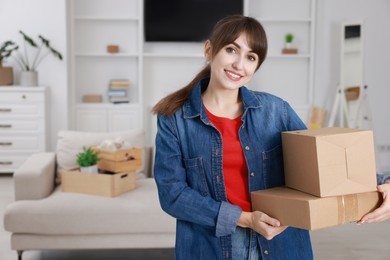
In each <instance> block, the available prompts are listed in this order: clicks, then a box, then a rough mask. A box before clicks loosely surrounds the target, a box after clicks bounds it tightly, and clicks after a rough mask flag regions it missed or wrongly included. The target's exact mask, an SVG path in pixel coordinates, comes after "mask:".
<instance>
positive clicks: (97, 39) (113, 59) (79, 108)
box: [69, 0, 143, 132]
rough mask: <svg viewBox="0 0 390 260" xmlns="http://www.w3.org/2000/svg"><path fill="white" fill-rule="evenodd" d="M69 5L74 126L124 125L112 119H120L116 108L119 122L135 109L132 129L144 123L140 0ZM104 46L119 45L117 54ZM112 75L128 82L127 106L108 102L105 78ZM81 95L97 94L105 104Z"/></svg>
mask: <svg viewBox="0 0 390 260" xmlns="http://www.w3.org/2000/svg"><path fill="white" fill-rule="evenodd" d="M69 9H70V15H69V18H70V21H69V22H70V25H71V34H70V41H71V46H72V48H71V60H72V71H71V100H72V106H71V107H72V108H73V109H72V111H71V122H72V123H73V124H72V128H74V129H77V130H82V131H90V130H93V131H94V132H103V131H110V130H111V129H122V128H124V125H126V124H125V123H122V122H117V119H113V118H111V116H112V115H114V116H116V118H118V116H117V114H118V112H117V111H119V114H120V115H121V119H123V120H125V119H133V117H134V114H135V113H137V114H138V115H137V120H135V121H136V127H142V121H140V119H141V117H140V116H139V113H141V111H142V95H143V94H142V77H141V75H142V58H143V57H142V39H143V36H142V35H143V31H142V22H141V20H142V0H71V1H70V6H69ZM108 45H118V46H119V52H118V53H108V52H107V46H108ZM114 79H120V80H123V79H126V80H128V81H129V83H130V84H129V88H128V90H127V96H128V98H129V100H130V103H129V104H131V105H130V106H121V105H113V104H111V103H109V100H108V88H109V82H110V81H111V80H114ZM84 95H101V96H102V98H103V102H102V103H93V104H89V103H82V98H83V96H84ZM112 122H114V123H115V125H114V126H111V125H110V124H111V123H112ZM133 124H134V121H132V122H128V123H127V125H128V126H129V125H131V126H133Z"/></svg>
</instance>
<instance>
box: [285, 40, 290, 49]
mask: <svg viewBox="0 0 390 260" xmlns="http://www.w3.org/2000/svg"><path fill="white" fill-rule="evenodd" d="M284 47H285V48H286V49H291V47H292V46H291V42H286V43H285V44H284Z"/></svg>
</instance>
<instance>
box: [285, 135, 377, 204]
mask: <svg viewBox="0 0 390 260" xmlns="http://www.w3.org/2000/svg"><path fill="white" fill-rule="evenodd" d="M282 143H283V159H284V171H285V183H286V186H288V187H291V188H294V189H297V190H300V191H303V192H307V193H310V194H313V195H315V196H318V197H327V196H338V195H345V194H354V193H360V192H369V191H376V186H377V184H376V166H375V152H374V141H373V133H372V131H369V130H358V129H349V128H320V129H310V130H302V131H288V132H283V133H282Z"/></svg>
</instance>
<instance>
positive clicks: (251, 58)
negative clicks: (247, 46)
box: [248, 55, 256, 61]
mask: <svg viewBox="0 0 390 260" xmlns="http://www.w3.org/2000/svg"><path fill="white" fill-rule="evenodd" d="M248 59H249V60H250V61H256V57H255V56H252V55H249V56H248Z"/></svg>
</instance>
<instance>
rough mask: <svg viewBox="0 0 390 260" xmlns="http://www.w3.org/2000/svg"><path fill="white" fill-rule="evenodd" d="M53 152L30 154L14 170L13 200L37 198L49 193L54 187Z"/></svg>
mask: <svg viewBox="0 0 390 260" xmlns="http://www.w3.org/2000/svg"><path fill="white" fill-rule="evenodd" d="M55 164H56V163H55V154H54V153H37V154H33V155H31V156H30V157H29V158H28V159H27V160H26V161H25V162H24V163H23V164H22V165H21V166H20V167H19V169H17V170H16V171H15V172H14V185H15V186H14V187H15V200H38V199H42V198H45V197H47V196H48V195H50V194H51V193H52V192H53V190H54V187H55V184H54V178H55Z"/></svg>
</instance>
